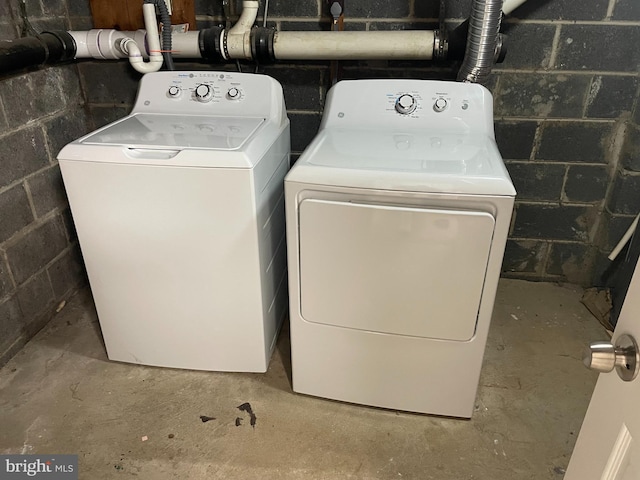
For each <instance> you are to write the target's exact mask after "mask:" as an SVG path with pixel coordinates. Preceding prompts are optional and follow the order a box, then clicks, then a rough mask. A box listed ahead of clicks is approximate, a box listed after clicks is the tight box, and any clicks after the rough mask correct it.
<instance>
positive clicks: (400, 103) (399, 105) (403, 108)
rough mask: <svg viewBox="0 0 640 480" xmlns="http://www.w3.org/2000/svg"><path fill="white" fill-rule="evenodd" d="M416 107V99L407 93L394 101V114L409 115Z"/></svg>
mask: <svg viewBox="0 0 640 480" xmlns="http://www.w3.org/2000/svg"><path fill="white" fill-rule="evenodd" d="M417 106H418V102H417V101H416V99H415V98H413V96H412V95H409V94H408V93H405V94H403V95H400V96H399V97H398V99H397V100H396V112H398V113H401V114H402V115H409V114H410V113H413V112H414V110H415V109H416V107H417Z"/></svg>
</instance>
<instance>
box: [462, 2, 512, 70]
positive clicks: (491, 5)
mask: <svg viewBox="0 0 640 480" xmlns="http://www.w3.org/2000/svg"><path fill="white" fill-rule="evenodd" d="M501 20H502V0H474V1H473V4H472V6H471V16H470V17H469V32H468V36H467V47H466V50H465V55H464V61H463V62H462V66H461V67H460V71H459V72H458V80H459V81H463V82H473V83H484V82H485V81H486V80H487V78H488V77H489V74H490V73H491V67H492V66H493V64H494V63H495V58H496V46H497V43H498V34H499V33H498V32H499V30H500V22H501Z"/></svg>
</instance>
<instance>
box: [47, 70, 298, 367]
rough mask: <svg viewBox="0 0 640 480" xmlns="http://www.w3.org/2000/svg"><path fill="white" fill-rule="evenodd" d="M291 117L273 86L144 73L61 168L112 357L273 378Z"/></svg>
mask: <svg viewBox="0 0 640 480" xmlns="http://www.w3.org/2000/svg"><path fill="white" fill-rule="evenodd" d="M289 154H290V141H289V120H288V119H287V116H286V111H285V105H284V97H283V95H282V87H281V86H280V84H279V83H277V82H276V81H275V80H273V79H272V78H270V77H267V76H262V75H250V74H241V73H228V72H211V71H201V72H183V71H174V72H158V73H150V74H147V75H145V76H144V77H143V78H142V80H141V83H140V88H139V91H138V96H137V99H136V103H135V106H134V108H133V111H132V112H131V114H130V115H129V116H127V117H126V118H124V119H122V120H119V121H117V122H115V123H113V124H111V125H107V126H105V127H104V128H101V129H100V130H97V131H96V132H94V133H91V134H89V135H87V136H85V137H83V138H81V139H79V140H76V141H74V142H72V143H71V144H69V145H67V146H66V147H65V148H63V149H62V151H61V152H60V154H59V156H58V159H59V162H60V168H61V170H62V176H63V179H64V184H65V188H66V191H67V195H68V197H69V203H70V205H71V212H72V215H73V220H74V223H75V226H76V230H77V232H78V238H79V242H80V247H81V250H82V255H83V258H84V262H85V265H86V268H87V272H88V275H89V282H90V285H91V290H92V293H93V297H94V300H95V304H96V309H97V312H98V317H99V320H100V327H101V329H102V334H103V337H104V341H105V345H106V348H107V353H108V356H109V358H110V359H111V360H118V361H122V362H132V363H140V364H145V365H156V366H163V367H174V368H186V369H198V370H216V371H241V372H265V371H266V370H267V366H268V363H269V359H270V357H271V353H272V351H273V349H274V346H275V342H276V337H277V333H278V329H279V326H280V325H281V321H282V319H283V317H284V315H285V313H286V306H287V300H286V293H287V292H286V290H287V288H286V249H285V238H284V232H285V230H284V191H283V188H284V186H283V179H284V176H285V174H286V172H287V171H288V170H289Z"/></svg>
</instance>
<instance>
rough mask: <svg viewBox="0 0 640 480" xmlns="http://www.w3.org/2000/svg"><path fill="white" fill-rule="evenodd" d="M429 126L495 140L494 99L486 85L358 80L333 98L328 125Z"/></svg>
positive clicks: (334, 91)
mask: <svg viewBox="0 0 640 480" xmlns="http://www.w3.org/2000/svg"><path fill="white" fill-rule="evenodd" d="M331 126H336V127H344V128H374V129H375V128H383V129H386V128H410V129H411V128H420V129H423V128H428V129H429V130H430V131H441V132H446V131H455V132H456V133H466V134H473V133H476V134H477V133H485V134H489V135H491V136H493V97H492V96H491V93H490V92H489V91H488V90H487V89H486V88H484V87H483V86H481V85H478V84H470V83H459V82H445V81H433V80H352V81H342V82H339V83H338V84H336V85H335V86H334V87H333V88H332V89H331V90H330V91H329V94H328V95H327V102H326V106H325V113H324V116H323V121H322V127H323V128H326V127H331Z"/></svg>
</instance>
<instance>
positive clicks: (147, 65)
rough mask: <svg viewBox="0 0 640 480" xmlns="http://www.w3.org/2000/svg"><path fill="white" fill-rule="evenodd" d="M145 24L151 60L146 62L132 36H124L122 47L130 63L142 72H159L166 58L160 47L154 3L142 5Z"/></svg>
mask: <svg viewBox="0 0 640 480" xmlns="http://www.w3.org/2000/svg"><path fill="white" fill-rule="evenodd" d="M142 13H143V15H144V26H145V27H146V29H147V42H148V45H149V61H148V62H145V61H144V59H143V58H142V52H141V51H140V48H139V47H138V44H137V43H136V42H135V40H133V39H132V38H128V37H127V38H124V39H123V40H122V41H121V42H120V45H119V47H120V49H121V50H122V51H123V52H125V53H127V55H128V56H129V63H130V64H131V66H132V67H133V68H135V69H136V71H138V72H140V73H150V72H157V71H158V70H160V68H161V67H162V64H163V62H164V58H163V56H162V52H161V48H160V37H159V35H158V24H157V23H156V7H155V5H153V4H152V3H145V4H144V5H142Z"/></svg>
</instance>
